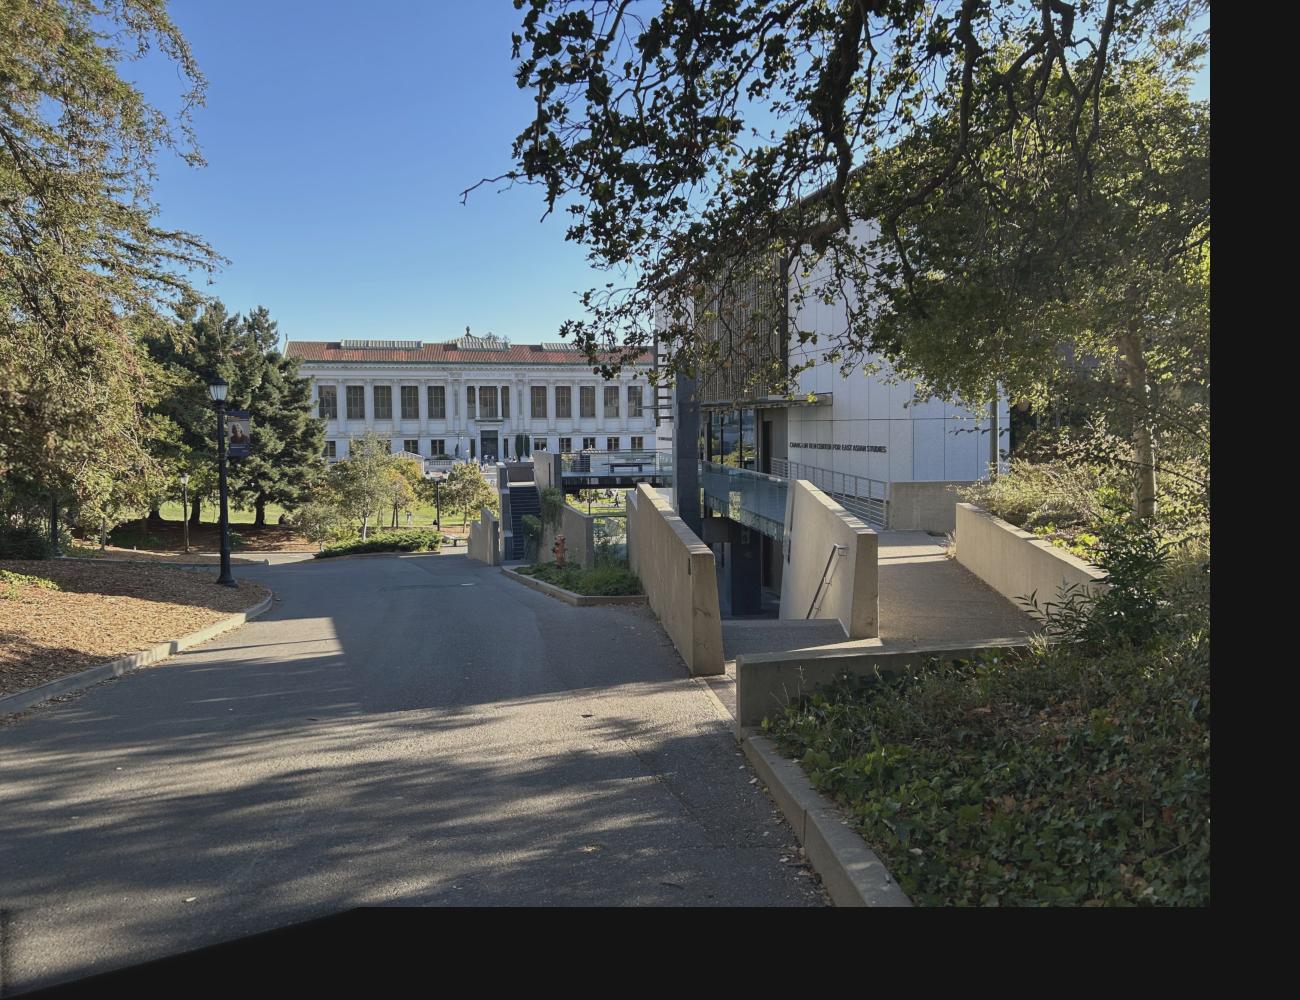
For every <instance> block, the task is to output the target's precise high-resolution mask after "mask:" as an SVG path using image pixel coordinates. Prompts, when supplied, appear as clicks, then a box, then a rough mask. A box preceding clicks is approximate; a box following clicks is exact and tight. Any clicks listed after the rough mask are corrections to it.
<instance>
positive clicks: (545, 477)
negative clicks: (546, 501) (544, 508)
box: [533, 451, 564, 493]
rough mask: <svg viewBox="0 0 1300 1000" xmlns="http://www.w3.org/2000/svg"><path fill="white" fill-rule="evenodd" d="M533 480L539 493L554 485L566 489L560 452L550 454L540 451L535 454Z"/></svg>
mask: <svg viewBox="0 0 1300 1000" xmlns="http://www.w3.org/2000/svg"><path fill="white" fill-rule="evenodd" d="M533 482H534V483H535V484H536V485H537V492H538V493H540V492H541V491H542V490H544V489H547V488H549V487H552V486H553V487H555V488H556V489H564V476H563V473H562V471H561V465H560V454H559V452H555V453H553V454H548V453H547V452H544V451H539V452H537V453H536V454H535V455H533Z"/></svg>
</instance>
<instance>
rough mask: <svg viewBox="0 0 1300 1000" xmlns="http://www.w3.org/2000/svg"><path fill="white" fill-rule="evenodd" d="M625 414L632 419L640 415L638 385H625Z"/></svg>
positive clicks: (639, 390) (639, 389)
mask: <svg viewBox="0 0 1300 1000" xmlns="http://www.w3.org/2000/svg"><path fill="white" fill-rule="evenodd" d="M627 415H628V416H629V417H630V418H632V419H634V420H635V419H639V418H640V417H641V387H640V386H639V385H629V386H628V387H627Z"/></svg>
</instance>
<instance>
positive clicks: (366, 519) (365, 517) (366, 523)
mask: <svg viewBox="0 0 1300 1000" xmlns="http://www.w3.org/2000/svg"><path fill="white" fill-rule="evenodd" d="M369 527H370V515H369V514H362V515H361V540H362V541H363V542H364V541H365V540H366V531H367V529H368V528H369Z"/></svg>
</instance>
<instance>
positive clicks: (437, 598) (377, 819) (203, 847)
mask: <svg viewBox="0 0 1300 1000" xmlns="http://www.w3.org/2000/svg"><path fill="white" fill-rule="evenodd" d="M462 551H463V550H462ZM239 575H241V576H247V577H249V578H251V579H257V580H259V581H262V582H265V583H267V584H269V585H270V586H272V587H273V588H274V589H275V590H276V593H277V595H278V596H279V597H280V598H281V600H280V601H279V602H278V603H277V604H276V606H275V608H274V610H273V611H272V612H270V613H269V615H268V616H267V617H265V618H262V619H259V620H258V621H255V622H253V623H251V624H250V625H247V626H245V627H244V628H242V629H239V630H237V631H235V632H232V633H228V634H227V635H225V636H223V637H220V638H219V639H216V640H214V641H212V642H210V643H207V644H205V645H204V646H200V647H197V648H195V649H193V650H190V651H188V652H186V653H184V654H181V655H180V656H178V657H175V658H173V659H172V660H170V661H168V662H166V663H164V664H161V665H158V666H156V667H153V668H149V669H145V670H141V671H138V672H136V673H133V674H129V675H127V676H126V677H124V678H122V679H120V680H118V681H114V682H110V683H108V684H104V685H102V686H100V687H98V688H94V689H92V690H90V691H89V692H87V693H85V694H83V695H81V696H80V697H77V698H75V699H73V700H69V701H67V702H64V703H62V704H55V705H52V706H48V707H45V708H42V709H38V710H35V711H33V712H32V713H30V714H29V715H26V716H20V717H17V719H16V720H11V721H10V722H9V723H8V724H7V725H3V726H0V909H2V910H3V913H2V914H0V918H2V919H3V920H4V927H3V928H2V929H0V930H2V932H3V934H4V937H5V940H4V944H5V961H4V969H5V974H6V976H7V977H8V981H6V982H4V983H0V993H3V992H4V991H5V990H6V989H7V990H10V991H16V990H18V989H20V988H26V987H31V986H35V985H39V984H44V983H49V982H54V981H58V980H60V979H64V978H68V977H77V976H82V975H86V974H89V973H91V972H96V971H102V970H106V969H110V968H116V967H120V966H122V965H127V964H132V963H135V962H139V961H143V960H146V959H149V958H154V957H158V956H162V955H166V954H173V953H176V952H178V951H181V950H185V949H189V948H194V947H199V946H202V945H205V944H210V943H215V942H217V941H223V940H230V939H233V938H236V937H240V936H243V935H246V934H251V933H255V932H258V931H262V930H267V929H270V928H273V927H277V926H283V925H286V924H289V923H293V922H296V921H299V920H304V919H309V918H311V917H316V916H321V915H324V914H327V913H331V912H336V911H338V910H342V909H345V908H348V907H353V906H357V905H365V904H378V903H390V904H420V905H437V906H449V905H478V904H629V905H674V904H691V905H732V904H744V905H820V904H824V903H825V897H824V896H823V895H822V894H821V892H820V890H819V889H818V888H817V886H816V883H815V879H814V878H813V877H811V876H810V875H809V874H808V873H807V871H806V870H805V869H803V868H801V867H800V866H799V865H798V864H797V860H796V859H797V851H796V848H795V843H794V840H793V837H792V835H791V833H790V830H789V828H788V827H786V826H785V825H784V823H783V822H782V821H781V820H780V819H779V816H778V814H777V813H776V810H775V808H774V806H773V805H772V803H771V802H770V800H769V799H768V798H767V797H766V796H765V795H764V794H763V793H762V791H761V790H760V788H759V786H758V785H757V783H756V779H755V778H754V775H753V773H752V771H750V769H749V768H748V766H747V765H746V763H745V761H744V759H743V757H742V756H741V755H740V753H739V750H738V748H737V747H736V745H735V743H734V741H733V739H732V737H731V735H730V731H729V730H730V720H729V719H727V718H726V717H725V715H724V713H722V712H721V711H720V710H719V709H718V707H717V705H716V703H715V702H714V701H713V699H711V698H709V697H708V694H707V692H706V691H704V690H702V689H701V687H700V686H699V685H698V684H697V683H696V682H695V681H692V680H691V679H690V678H689V677H687V675H686V672H685V668H684V667H683V666H682V664H681V662H680V660H679V659H678V657H677V655H676V653H675V652H674V651H673V649H672V647H671V645H670V644H669V642H668V640H667V638H666V636H665V635H664V633H663V631H662V630H661V629H660V628H659V626H658V625H657V624H656V622H655V621H654V619H653V617H652V616H651V614H650V612H649V611H648V610H647V609H644V608H635V607H621V608H620V607H605V608H572V607H569V606H568V605H566V604H562V603H560V602H559V601H556V600H553V599H552V598H549V597H546V596H545V595H542V594H539V593H537V592H536V591H533V590H530V589H528V588H526V587H523V586H520V585H519V584H517V583H514V582H512V581H510V580H508V579H507V578H505V577H504V576H503V575H502V574H501V573H500V572H499V571H498V570H496V569H492V568H489V567H485V566H481V565H479V564H477V563H472V562H470V561H469V560H468V559H467V558H466V557H465V556H464V555H463V554H449V553H444V554H442V555H433V556H404V557H397V556H394V557H384V558H379V557H371V558H357V559H342V560H327V561H313V562H300V563H292V564H287V565H281V566H270V567H259V568H248V569H244V570H242V571H240V572H239Z"/></svg>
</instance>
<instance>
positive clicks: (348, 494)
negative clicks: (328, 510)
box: [329, 431, 395, 541]
mask: <svg viewBox="0 0 1300 1000" xmlns="http://www.w3.org/2000/svg"><path fill="white" fill-rule="evenodd" d="M394 463H395V460H394V458H393V456H392V455H391V454H390V453H389V450H388V442H387V440H386V439H384V438H381V437H380V436H379V435H378V434H376V433H374V432H373V431H368V432H366V434H364V435H363V436H361V437H359V438H352V439H351V440H350V441H349V442H348V457H347V458H346V459H345V460H344V461H342V462H336V463H334V465H333V466H331V467H330V470H329V482H330V487H331V489H333V491H334V492H335V494H336V495H337V496H338V502H339V506H340V508H341V509H342V510H343V511H344V512H345V513H346V515H347V516H348V517H350V518H351V519H352V520H354V521H360V522H361V540H362V541H365V539H366V537H367V535H368V533H369V528H370V519H371V518H372V517H374V516H375V515H376V514H377V513H378V512H379V511H381V510H383V509H384V508H386V507H387V506H388V504H389V503H390V498H391V497H392V495H393V479H392V477H391V475H390V473H391V472H392V470H393V466H394Z"/></svg>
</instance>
